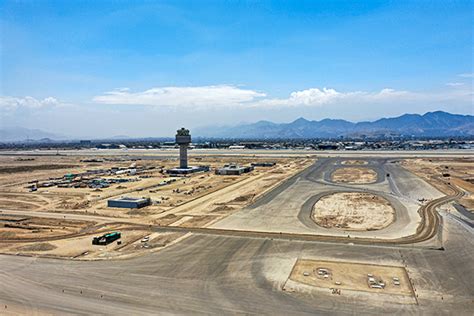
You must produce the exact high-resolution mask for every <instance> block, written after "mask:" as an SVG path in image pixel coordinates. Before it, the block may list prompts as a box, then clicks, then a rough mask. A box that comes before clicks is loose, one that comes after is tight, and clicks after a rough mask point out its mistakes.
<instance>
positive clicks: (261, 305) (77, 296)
mask: <svg viewBox="0 0 474 316" xmlns="http://www.w3.org/2000/svg"><path fill="white" fill-rule="evenodd" d="M458 226H459V224H457V223H456V222H454V221H451V220H449V219H447V220H446V226H445V229H446V231H447V232H448V233H447V234H448V235H449V238H448V240H447V241H446V250H445V251H429V250H420V249H402V250H393V249H387V248H378V247H371V246H357V245H353V246H351V245H343V244H339V245H335V244H331V245H328V244H318V243H306V242H299V241H298V242H296V241H293V242H290V241H281V240H279V241H278V240H262V239H253V238H242V237H222V236H192V237H191V238H188V239H186V240H184V241H183V242H181V243H180V244H176V245H174V246H172V247H170V248H168V249H166V250H164V251H162V252H159V253H156V254H151V255H147V256H143V257H138V258H134V259H130V260H117V261H101V262H72V261H67V260H53V259H37V258H28V257H16V256H4V255H2V256H0V276H1V280H2V283H1V285H0V304H1V305H0V307H1V306H4V305H7V309H8V308H10V309H11V310H13V308H15V307H16V306H24V307H26V308H27V309H28V311H29V312H34V311H41V312H46V313H48V312H50V313H61V314H67V313H74V314H97V313H103V314H112V313H113V314H118V315H124V314H130V313H131V314H137V313H139V314H152V313H157V312H159V313H160V314H166V313H172V314H219V315H222V314H236V313H244V314H276V315H283V314H285V315H288V314H291V315H310V314H315V313H317V314H328V315H329V314H338V315H340V314H346V315H349V314H354V313H357V314H361V313H363V314H372V315H377V314H380V313H402V314H407V313H408V314H419V313H428V314H432V313H443V311H444V312H447V311H449V312H450V313H454V312H456V313H457V314H458V315H468V313H469V312H470V311H472V309H471V308H472V306H473V305H472V304H473V302H472V298H473V297H474V289H473V287H472V284H473V282H474V273H473V272H474V271H473V268H472V264H471V263H472V260H473V259H474V254H473V253H472V251H470V249H472V247H473V246H474V242H473V239H472V231H467V230H462V229H459V227H458ZM301 257H304V258H326V259H329V258H330V259H333V260H347V259H349V258H350V260H355V261H369V262H377V263H392V264H393V263H397V264H402V265H403V264H406V265H407V266H408V271H409V274H410V277H412V278H413V283H414V286H415V289H416V292H417V294H418V302H419V305H413V304H408V305H405V304H397V303H391V301H392V300H391V299H390V298H385V300H384V301H383V302H384V303H383V304H381V303H380V298H377V297H374V299H373V300H367V299H364V298H363V297H362V298H361V297H357V296H351V295H347V296H345V295H343V296H333V295H331V294H330V292H329V291H328V292H327V293H324V292H315V293H290V292H284V291H282V290H281V285H282V284H283V282H284V281H285V280H286V277H287V275H286V272H287V270H289V269H291V266H292V264H293V262H294V260H296V258H301ZM447 271H448V272H447ZM81 291H82V293H81ZM441 297H443V298H442V299H441ZM382 300H383V298H382Z"/></svg>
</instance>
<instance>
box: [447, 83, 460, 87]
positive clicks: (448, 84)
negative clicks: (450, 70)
mask: <svg viewBox="0 0 474 316" xmlns="http://www.w3.org/2000/svg"><path fill="white" fill-rule="evenodd" d="M446 85H447V86H450V87H460V86H464V82H448V83H446Z"/></svg>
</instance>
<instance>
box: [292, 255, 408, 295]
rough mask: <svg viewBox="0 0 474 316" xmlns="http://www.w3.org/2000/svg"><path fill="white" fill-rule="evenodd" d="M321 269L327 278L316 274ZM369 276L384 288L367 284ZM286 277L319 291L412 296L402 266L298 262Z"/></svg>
mask: <svg viewBox="0 0 474 316" xmlns="http://www.w3.org/2000/svg"><path fill="white" fill-rule="evenodd" d="M321 268H322V269H326V270H327V271H328V272H329V273H328V277H324V276H323V275H319V274H318V269H321ZM368 274H371V275H372V276H373V277H374V278H375V279H377V280H379V281H383V282H384V283H385V287H384V288H383V289H377V288H371V287H370V286H369V284H368ZM394 277H395V278H398V280H399V283H400V284H399V285H395V284H394V281H393V278H394ZM289 278H290V279H291V280H293V281H296V282H300V283H303V284H307V285H311V286H315V287H319V288H327V289H333V288H335V289H342V290H344V289H346V290H353V291H363V292H371V293H381V294H390V295H393V294H395V295H405V296H413V289H412V286H411V283H410V280H409V278H408V275H407V272H406V270H405V268H403V267H395V266H383V265H374V264H365V263H353V262H340V261H319V260H307V259H298V260H297V261H296V263H295V266H294V267H293V270H292V272H291V274H290V277H289Z"/></svg>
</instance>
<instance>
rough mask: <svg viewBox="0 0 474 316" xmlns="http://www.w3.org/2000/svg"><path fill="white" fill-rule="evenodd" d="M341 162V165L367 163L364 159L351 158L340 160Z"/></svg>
mask: <svg viewBox="0 0 474 316" xmlns="http://www.w3.org/2000/svg"><path fill="white" fill-rule="evenodd" d="M341 164H342V165H366V164H368V162H367V161H365V160H356V159H353V160H344V161H343V162H341Z"/></svg>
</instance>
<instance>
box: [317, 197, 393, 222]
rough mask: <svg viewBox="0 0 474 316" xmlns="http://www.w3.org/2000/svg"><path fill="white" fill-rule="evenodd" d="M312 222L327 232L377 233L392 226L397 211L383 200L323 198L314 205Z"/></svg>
mask: <svg viewBox="0 0 474 316" xmlns="http://www.w3.org/2000/svg"><path fill="white" fill-rule="evenodd" d="M312 218H313V220H314V221H315V222H316V223H317V224H318V225H320V226H322V227H326V228H341V229H344V230H355V231H361V230H377V229H381V228H384V227H387V226H388V225H390V224H391V223H392V222H393V220H394V209H393V208H392V206H391V205H390V203H389V202H388V201H387V200H386V199H384V198H382V197H380V196H377V195H373V194H368V193H358V192H344V193H335V194H331V195H327V196H324V197H322V198H321V199H320V200H319V201H318V202H316V204H315V205H314V208H313V212H312Z"/></svg>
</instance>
